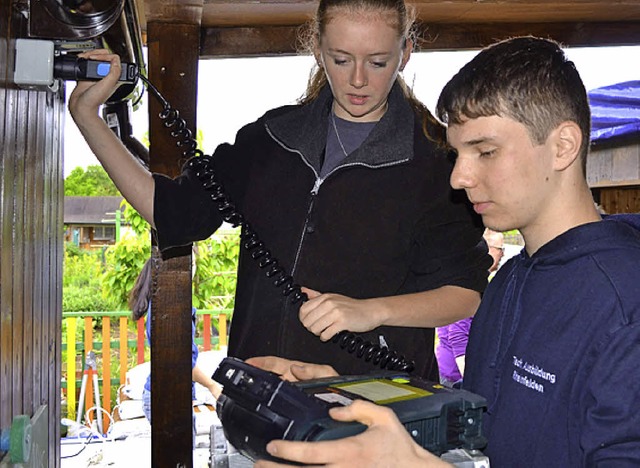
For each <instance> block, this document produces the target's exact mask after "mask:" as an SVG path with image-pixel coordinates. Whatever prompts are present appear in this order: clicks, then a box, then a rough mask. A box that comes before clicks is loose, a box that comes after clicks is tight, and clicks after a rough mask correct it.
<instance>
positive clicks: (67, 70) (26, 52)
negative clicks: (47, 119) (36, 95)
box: [13, 39, 138, 92]
mask: <svg viewBox="0 0 640 468" xmlns="http://www.w3.org/2000/svg"><path fill="white" fill-rule="evenodd" d="M63 50H66V52H67V53H62V51H63ZM70 50H72V49H70V48H69V47H63V44H61V43H57V44H56V43H54V42H53V41H46V40H40V39H16V60H15V70H14V74H13V81H14V82H15V84H16V85H18V86H19V87H21V88H24V89H33V90H41V91H42V90H50V91H53V92H56V91H57V90H58V89H59V87H60V82H59V80H74V81H97V80H100V79H102V78H104V77H105V76H106V75H107V74H108V73H109V70H110V69H111V64H110V63H108V62H102V61H99V60H87V59H83V58H78V56H77V55H76V54H74V53H71V52H70ZM83 50H88V49H87V48H86V46H85V47H83V48H78V51H83ZM137 78H138V66H137V65H135V64H133V63H126V62H123V63H122V73H121V74H120V78H119V81H121V82H124V83H135V81H136V79H137Z"/></svg>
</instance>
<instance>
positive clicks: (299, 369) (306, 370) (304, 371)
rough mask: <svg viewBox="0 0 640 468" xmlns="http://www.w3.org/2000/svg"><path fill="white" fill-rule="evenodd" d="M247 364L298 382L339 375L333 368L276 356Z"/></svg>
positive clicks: (257, 358) (257, 359) (263, 357)
mask: <svg viewBox="0 0 640 468" xmlns="http://www.w3.org/2000/svg"><path fill="white" fill-rule="evenodd" d="M245 362H246V363H247V364H251V365H252V366H255V367H259V368H260V369H264V370H267V371H269V372H273V373H274V374H278V375H279V376H280V378H282V379H283V380H288V381H290V382H297V381H299V380H309V379H319V378H322V377H333V376H336V375H338V373H337V372H336V371H335V370H334V369H333V367H331V366H327V365H322V364H311V363H308V362H302V361H293V360H291V359H285V358H281V357H276V356H258V357H252V358H249V359H247V360H246V361H245Z"/></svg>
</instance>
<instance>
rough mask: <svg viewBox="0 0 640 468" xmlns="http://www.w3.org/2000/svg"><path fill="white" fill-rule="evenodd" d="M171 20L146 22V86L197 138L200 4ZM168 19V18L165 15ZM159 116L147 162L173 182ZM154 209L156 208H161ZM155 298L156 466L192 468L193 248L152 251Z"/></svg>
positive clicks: (168, 141)
mask: <svg viewBox="0 0 640 468" xmlns="http://www.w3.org/2000/svg"><path fill="white" fill-rule="evenodd" d="M164 7H165V8H166V9H170V10H172V11H174V12H175V15H173V18H172V20H173V21H172V22H171V23H169V22H166V18H167V17H168V16H164V17H163V18H160V19H158V18H156V17H154V15H153V12H150V13H151V14H150V15H149V16H148V17H147V47H148V60H149V79H150V81H151V82H152V83H153V84H154V85H155V86H156V87H157V88H158V90H159V91H160V92H161V93H162V94H163V96H164V97H165V99H166V100H167V101H168V102H169V103H171V104H172V106H174V107H175V108H176V109H178V110H179V112H180V116H181V117H183V118H184V119H185V121H186V122H187V126H188V127H189V128H190V129H191V130H192V131H193V132H194V135H195V131H196V98H197V96H196V95H197V80H198V59H199V43H200V17H201V15H202V3H201V2H200V3H199V4H198V1H195V2H190V3H189V5H184V4H180V2H173V1H167V2H166V3H165V4H164ZM165 13H166V11H165ZM161 110H162V108H161V106H160V104H159V102H158V101H157V100H156V99H153V98H150V101H149V115H150V121H149V141H150V150H149V159H150V168H151V171H152V172H157V173H163V174H166V175H168V176H176V175H177V174H178V173H179V171H180V167H181V165H182V163H183V162H184V160H183V159H182V151H183V150H182V149H179V148H178V147H177V146H176V140H175V139H174V138H173V137H171V135H170V134H169V131H168V130H167V128H165V127H164V125H163V123H162V121H160V119H159V118H158V117H157V116H158V114H159V112H160V111H161ZM156 208H157V207H156ZM153 252H154V253H153V256H154V275H155V276H154V281H156V288H155V290H156V295H155V296H154V297H153V299H152V302H151V341H152V342H151V421H152V424H151V464H152V466H154V467H176V466H179V467H184V468H191V467H192V466H193V416H192V414H193V413H192V405H191V339H192V337H191V248H190V247H189V246H188V247H186V248H183V249H175V250H174V251H173V252H166V253H163V258H162V259H160V255H159V253H158V249H157V248H156V247H155V246H154V248H153Z"/></svg>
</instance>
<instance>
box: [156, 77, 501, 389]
mask: <svg viewBox="0 0 640 468" xmlns="http://www.w3.org/2000/svg"><path fill="white" fill-rule="evenodd" d="M331 103H332V96H331V92H330V90H329V88H328V87H327V88H325V89H324V90H323V92H322V93H321V95H320V96H319V97H318V99H316V100H315V101H313V102H312V103H310V104H307V105H305V106H298V105H296V106H285V107H281V108H278V109H274V110H271V111H269V112H267V113H266V114H265V115H264V116H263V117H261V118H260V119H258V121H256V122H254V123H251V124H249V125H247V126H245V127H244V128H242V129H241V130H240V131H239V132H238V134H237V137H236V142H235V143H234V144H233V145H230V144H223V145H220V146H219V147H218V148H217V149H216V151H215V153H214V155H213V161H214V166H215V167H214V169H215V172H216V177H217V179H218V180H219V181H220V182H221V183H222V184H223V185H224V188H225V191H226V192H227V193H228V195H229V196H230V198H231V199H232V200H233V202H234V203H235V205H236V206H237V208H238V209H239V211H240V212H241V213H242V214H243V215H244V217H245V219H246V220H247V221H248V222H249V224H250V225H251V226H252V228H253V229H254V230H255V231H256V232H257V233H258V234H259V236H260V238H261V240H263V241H264V243H265V245H266V246H267V247H268V249H269V250H270V251H271V253H272V254H273V255H274V257H276V258H277V259H278V261H279V263H280V264H281V265H282V266H283V267H284V268H285V269H286V270H287V271H289V272H291V273H292V275H293V277H294V278H295V281H296V282H297V283H298V284H300V285H303V286H307V287H310V288H312V289H315V290H318V291H321V292H333V293H339V294H344V295H346V296H349V297H353V298H371V297H383V296H391V295H397V294H405V293H412V292H418V291H425V290H430V289H434V288H438V287H440V286H444V285H457V286H461V287H465V288H469V289H474V290H477V291H483V289H484V287H485V285H486V277H487V273H486V272H487V268H488V267H489V264H490V257H488V255H487V251H486V245H485V243H484V242H483V240H482V230H483V228H482V224H481V220H480V219H479V218H478V217H477V216H475V215H474V214H473V212H472V210H471V209H470V206H469V204H468V202H467V200H466V197H465V195H464V193H462V192H454V191H453V190H452V189H451V188H450V186H449V175H450V171H451V168H452V166H451V162H450V161H449V160H448V158H447V153H446V151H445V150H444V149H443V148H441V147H440V146H438V145H436V144H434V143H433V142H432V141H430V140H429V139H427V138H426V137H425V136H424V134H423V132H422V130H421V122H420V121H419V119H418V118H417V117H416V115H415V114H414V112H413V110H412V108H411V106H410V105H409V103H408V102H407V101H406V99H405V98H404V96H403V94H402V91H401V89H400V87H399V85H397V84H396V85H395V86H394V87H393V89H392V92H391V94H390V97H389V108H388V111H387V112H386V114H385V115H384V116H383V117H382V119H381V120H380V121H379V122H378V123H377V124H376V126H375V127H374V129H373V130H372V131H371V133H370V135H369V136H368V138H367V139H366V140H365V142H364V143H363V144H362V146H361V147H360V148H359V149H357V150H356V151H354V152H353V153H351V154H350V155H349V156H348V157H347V158H345V159H344V160H343V162H342V163H341V164H340V165H339V166H338V167H337V168H335V169H334V170H333V171H331V173H329V174H328V175H327V176H326V177H325V178H324V179H320V178H319V176H318V174H319V173H320V167H321V164H322V160H323V155H324V147H325V142H326V135H327V122H328V115H329V112H330V109H331ZM155 182H156V192H155V199H154V203H155V205H154V206H155V208H154V213H155V225H156V229H157V233H158V244H159V247H160V249H161V250H164V249H167V248H169V247H172V246H177V245H186V244H188V243H190V242H192V241H196V240H200V239H204V238H207V237H208V236H210V235H211V234H212V233H213V232H214V231H215V230H216V229H217V228H218V227H219V226H220V225H221V223H222V220H221V218H220V216H219V214H218V212H217V210H216V207H215V205H214V203H213V202H212V201H211V199H210V195H209V193H208V192H207V191H206V190H204V189H203V188H202V183H201V182H200V181H199V180H198V178H197V177H196V175H195V174H194V171H193V170H190V169H185V171H184V172H183V174H182V175H181V176H179V177H177V178H176V179H173V180H172V179H169V178H167V177H165V176H161V175H155ZM290 302H291V301H289V300H288V299H286V298H284V297H283V294H282V292H281V290H280V289H279V288H276V287H274V286H273V281H272V280H271V279H269V278H267V277H266V276H265V274H264V270H262V269H260V268H259V267H258V266H257V264H256V262H255V261H254V260H253V259H252V258H251V257H250V255H249V254H248V253H247V251H244V250H243V249H241V254H240V265H239V268H238V284H237V290H236V302H235V311H234V314H233V319H232V322H231V328H230V338H229V355H231V356H236V357H239V358H242V359H246V358H248V357H252V356H258V355H267V354H272V355H273V354H275V355H279V356H283V357H287V358H290V359H299V360H303V361H309V362H316V363H326V364H330V365H332V366H334V368H335V369H336V370H337V371H338V372H340V373H343V374H362V373H367V372H369V371H371V370H373V369H374V366H372V365H371V364H370V363H365V362H364V361H362V360H361V359H357V358H356V357H354V356H351V355H347V354H346V353H345V351H344V350H341V349H340V347H339V346H338V345H336V344H334V343H330V342H329V343H323V342H321V341H320V340H319V338H318V337H316V336H315V335H313V334H312V333H310V332H309V331H307V330H306V329H305V328H304V327H303V326H302V324H301V323H300V320H299V319H298V309H299V304H298V305H292V304H291V303H290ZM361 336H362V337H363V338H365V339H366V340H369V341H371V342H374V343H376V344H377V343H383V344H386V345H388V346H389V347H390V348H391V349H394V350H397V351H398V352H400V353H402V354H404V355H405V356H406V357H407V358H409V359H412V360H415V361H416V371H415V373H416V374H417V375H422V376H425V377H428V378H431V379H434V380H437V378H438V374H437V364H436V362H435V358H434V353H433V338H434V332H433V329H430V328H429V329H425V328H404V327H378V328H376V329H375V330H372V331H371V332H369V333H363V334H361Z"/></svg>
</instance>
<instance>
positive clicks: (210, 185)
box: [139, 74, 415, 372]
mask: <svg viewBox="0 0 640 468" xmlns="http://www.w3.org/2000/svg"><path fill="white" fill-rule="evenodd" d="M139 78H140V79H141V80H142V81H143V82H144V83H145V84H146V85H147V87H148V88H149V90H151V92H152V94H153V95H154V96H156V98H158V100H159V101H160V102H161V104H162V111H161V112H160V114H159V117H160V119H161V120H162V121H163V124H164V126H165V127H166V128H168V129H170V130H171V136H172V137H174V138H176V139H177V143H176V144H177V146H178V147H181V148H184V150H183V153H182V155H183V157H184V158H185V159H186V161H187V162H186V165H187V167H189V168H190V169H192V170H193V171H194V172H195V173H196V175H197V177H198V179H200V181H201V182H202V184H203V186H204V188H205V189H206V190H207V191H209V192H210V193H211V195H210V196H211V200H213V201H214V202H215V203H216V205H217V209H218V212H219V213H220V215H221V217H222V219H223V220H224V221H225V222H227V223H229V224H230V225H232V226H233V227H237V226H241V227H242V229H243V232H244V237H245V239H244V242H243V243H242V245H243V247H244V248H245V249H247V250H248V251H249V252H250V254H251V258H253V259H254V260H256V261H257V262H258V267H259V268H261V269H263V270H265V274H266V276H267V277H268V278H271V279H272V280H273V284H274V286H275V287H278V288H281V289H282V294H283V295H284V296H286V297H289V299H290V300H291V303H292V304H297V303H301V302H306V301H308V300H309V298H308V297H307V295H306V294H305V293H304V292H302V289H301V287H300V285H298V284H296V283H295V282H294V280H293V278H292V277H291V275H289V274H288V273H287V272H286V271H285V269H284V268H283V267H282V266H280V264H279V263H278V260H277V259H276V258H275V257H274V256H273V254H272V253H271V251H270V250H269V249H267V248H266V247H265V245H264V243H263V242H262V241H261V240H260V238H259V237H258V234H257V233H256V232H255V231H254V230H253V228H252V227H251V225H250V224H249V223H248V222H247V220H246V219H245V218H244V216H243V215H242V214H241V213H240V212H238V210H237V209H236V207H235V205H234V204H233V202H231V200H230V199H229V198H228V197H227V195H226V193H225V192H224V187H223V186H222V184H221V183H220V182H218V181H217V180H216V177H215V173H214V171H213V159H212V157H211V156H209V155H205V154H204V153H203V152H202V151H201V150H200V149H198V147H197V146H198V143H197V141H196V140H195V138H193V133H192V132H191V130H189V129H188V128H187V124H186V121H185V120H184V119H183V118H182V117H180V113H179V112H178V110H177V109H174V108H172V107H171V105H170V104H169V102H167V100H166V99H165V98H164V97H163V96H162V94H161V93H160V91H158V89H157V88H156V87H155V86H154V85H153V84H152V83H151V82H150V81H149V80H148V79H147V78H146V77H144V76H143V75H141V74H140V75H139ZM331 341H332V342H333V343H337V344H338V345H339V346H340V347H341V348H342V349H344V350H346V351H347V352H348V353H350V354H354V355H355V356H357V357H358V358H361V359H364V360H365V361H366V362H371V363H372V364H373V365H375V366H379V367H380V368H381V369H388V370H397V371H404V372H411V371H413V369H414V367H415V363H414V362H413V361H408V360H406V359H405V357H404V356H403V355H401V354H398V353H397V352H396V351H392V350H390V349H389V348H388V347H387V346H380V345H377V344H374V343H371V342H370V341H367V340H365V339H363V338H362V337H361V336H358V335H356V334H355V333H352V332H349V331H346V330H344V331H341V332H340V333H337V334H336V335H334V336H333V338H332V339H331Z"/></svg>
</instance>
